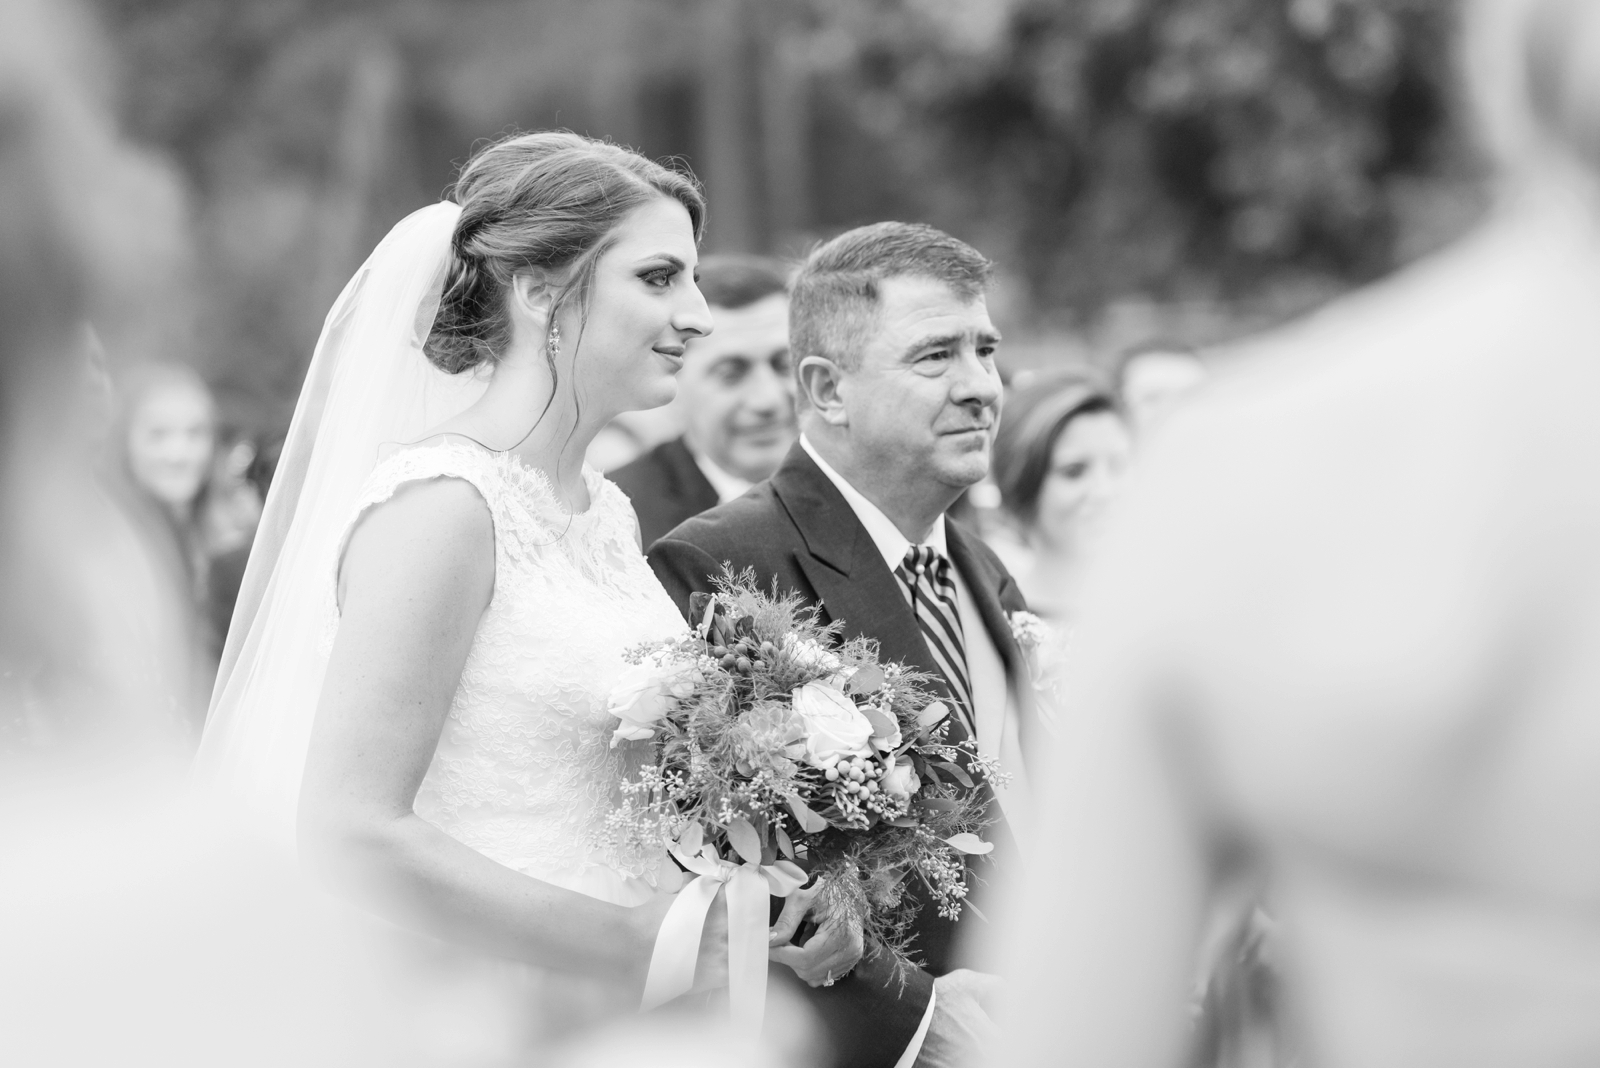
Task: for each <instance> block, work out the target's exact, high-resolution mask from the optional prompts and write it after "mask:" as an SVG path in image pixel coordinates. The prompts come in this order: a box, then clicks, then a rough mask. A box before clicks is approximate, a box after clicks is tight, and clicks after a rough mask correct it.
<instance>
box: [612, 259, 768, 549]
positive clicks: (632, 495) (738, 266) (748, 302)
mask: <svg viewBox="0 0 1600 1068" xmlns="http://www.w3.org/2000/svg"><path fill="white" fill-rule="evenodd" d="M785 281H786V272H785V270H784V268H783V265H782V264H780V263H778V262H777V261H775V260H769V259H762V258H759V257H755V256H707V257H706V258H705V259H703V260H701V261H700V291H701V293H703V294H704V295H705V298H706V303H707V304H708V305H710V307H711V316H712V322H713V323H714V324H715V329H714V330H713V331H712V333H711V334H709V335H707V336H706V337H701V338H695V339H694V340H693V341H691V342H690V343H689V346H688V351H687V352H686V353H685V354H684V356H685V359H684V365H683V370H681V371H679V372H678V399H677V401H676V402H675V404H676V406H677V408H678V410H679V411H680V412H681V413H682V417H683V422H684V433H683V436H682V437H678V438H674V439H672V440H671V441H668V442H666V443H665V444H662V445H658V446H656V447H655V448H654V449H651V450H650V451H649V452H647V453H645V454H644V455H643V456H641V457H639V458H638V459H637V460H634V461H633V462H632V463H630V464H627V465H626V466H624V467H620V468H618V469H617V470H615V471H613V472H611V474H610V476H609V477H610V479H611V480H612V481H613V482H615V483H616V484H617V485H618V486H619V487H621V489H622V492H624V493H626V494H627V495H628V498H629V499H630V500H632V501H633V508H634V511H635V512H637V513H638V514H639V529H640V532H641V534H642V535H643V539H644V544H645V545H646V546H649V545H650V543H651V542H653V541H655V540H656V539H657V538H659V537H661V536H662V535H663V534H665V533H666V532H667V531H669V530H671V529H672V528H673V527H675V526H677V525H678V524H679V523H681V522H683V521H684V520H685V519H688V518H689V517H691V516H695V515H699V514H700V513H701V512H703V511H705V510H706V509H708V508H714V507H716V506H717V505H718V504H721V503H723V502H725V501H731V500H733V499H734V498H735V497H738V496H739V495H740V494H742V493H744V491H745V490H747V489H749V488H750V487H751V486H752V485H754V484H755V483H757V482H760V481H761V480H762V479H764V478H766V477H767V476H768V475H770V474H772V472H774V471H776V470H777V469H778V464H779V463H781V462H782V460H783V457H784V454H785V453H787V452H788V451H789V446H790V445H792V444H794V439H795V421H794V384H793V382H794V379H793V375H792V374H791V373H790V370H789V297H788V295H787V294H786V293H785V292H784V283H785Z"/></svg>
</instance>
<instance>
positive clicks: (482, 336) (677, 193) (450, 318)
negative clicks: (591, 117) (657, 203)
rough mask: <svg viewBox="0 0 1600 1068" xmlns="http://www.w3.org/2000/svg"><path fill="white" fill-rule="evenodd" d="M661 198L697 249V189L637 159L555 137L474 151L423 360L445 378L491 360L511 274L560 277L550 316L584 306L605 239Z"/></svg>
mask: <svg viewBox="0 0 1600 1068" xmlns="http://www.w3.org/2000/svg"><path fill="white" fill-rule="evenodd" d="M663 196H664V197H670V198H671V199H673V200H676V201H678V203H680V204H682V205H683V206H684V208H685V209H686V210H687V211H688V212H689V222H690V225H691V226H692V227H693V228H694V237H695V241H696V242H698V241H699V240H700V237H701V234H702V232H703V231H704V228H705V214H706V202H705V197H704V196H703V195H702V194H701V192H700V186H699V184H698V183H697V182H696V181H695V180H694V178H693V177H691V176H689V175H687V174H682V173H680V172H678V171H674V170H671V169H669V168H667V167H663V166H662V165H661V164H659V163H655V162H652V161H651V160H648V159H645V158H644V157H643V156H641V155H639V154H638V153H637V152H633V151H631V150H629V149H626V148H623V147H621V146H619V145H614V144H611V143H609V142H606V141H596V140H594V139H592V138H588V137H582V136H580V135H578V134H575V133H566V132H560V133H533V134H520V135H517V136H512V137H507V138H504V139H502V140H499V141H496V142H494V143H493V144H490V145H488V146H487V147H485V148H483V149H480V150H479V151H478V152H476V153H474V155H473V156H472V158H471V159H470V160H469V161H468V162H467V165H466V166H465V167H463V168H462V171H461V175H460V177H459V178H458V179H457V180H456V184H455V190H454V195H453V199H454V200H455V201H456V202H457V203H459V204H460V205H461V218H460V219H459V220H458V221H457V222H456V229H455V234H454V235H453V236H452V238H451V250H452V252H453V253H454V255H453V257H452V262H451V264H450V269H449V273H448V274H447V275H446V276H445V281H444V292H443V294H442V295H441V296H440V298H439V311H438V314H437V316H436V317H435V318H434V323H433V330H432V332H431V333H429V335H428V340H427V342H426V343H425V344H424V346H423V351H424V352H426V353H427V356H428V359H429V360H431V361H432V362H433V364H434V366H436V367H438V368H439V369H440V370H443V371H448V372H449V373H451V374H456V373H459V372H461V371H466V370H470V369H471V368H474V367H478V366H481V365H483V364H486V363H493V362H494V361H495V360H496V359H498V358H499V356H500V354H501V353H503V352H504V351H505V349H506V346H507V344H508V343H509V342H510V340H511V318H510V315H509V313H508V310H507V306H506V296H507V294H508V293H509V292H510V289H511V280H512V277H513V276H514V275H515V274H516V273H517V272H518V271H523V270H529V269H543V270H548V271H551V272H553V273H555V274H557V275H563V274H564V275H565V277H564V279H563V280H562V282H561V288H560V290H559V291H558V292H557V294H556V298H555V301H554V303H553V305H552V309H551V314H552V317H553V316H554V314H555V312H556V311H557V310H559V309H560V308H561V307H562V306H563V305H564V304H565V302H566V301H567V300H568V299H569V298H571V297H572V296H574V295H576V296H577V297H578V298H579V299H580V300H586V298H587V294H588V287H589V282H590V279H591V278H592V276H593V272H594V265H595V261H596V260H598V259H599V258H600V255H601V253H603V252H604V251H605V250H606V248H607V247H609V246H610V244H611V242H610V240H608V238H609V236H610V234H611V232H612V231H613V230H614V229H615V228H616V226H617V224H618V223H619V222H621V221H622V219H623V217H624V216H626V215H627V214H628V213H629V212H630V211H632V210H633V209H634V208H637V207H638V206H639V205H641V204H645V203H647V202H649V201H650V200H652V199H654V198H655V197H663Z"/></svg>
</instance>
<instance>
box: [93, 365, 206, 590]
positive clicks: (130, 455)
mask: <svg viewBox="0 0 1600 1068" xmlns="http://www.w3.org/2000/svg"><path fill="white" fill-rule="evenodd" d="M118 385H119V386H120V391H119V392H120V408H121V413H120V433H119V434H118V435H117V438H116V441H115V444H116V445H118V446H120V449H121V453H120V459H121V468H122V470H121V473H122V474H124V475H126V477H127V479H128V482H129V485H130V486H131V487H132V489H133V490H134V491H135V493H136V494H137V495H138V497H139V498H140V501H141V503H142V504H144V505H146V506H148V511H149V513H150V514H151V515H152V516H155V517H159V525H160V529H162V530H163V531H164V532H165V533H166V534H167V536H168V537H169V538H170V542H171V549H172V552H171V556H172V559H173V561H174V562H175V564H176V566H177V567H178V568H179V574H180V576H181V578H182V582H183V585H184V586H185V587H186V588H187V589H188V590H190V592H191V596H192V597H193V598H194V600H195V603H196V604H200V603H203V602H204V598H205V591H206V579H207V572H208V570H209V569H208V566H207V565H208V563H209V553H208V552H207V545H206V532H205V530H204V527H205V525H206V522H205V514H204V513H205V506H206V490H207V488H208V486H209V484H210V477H211V467H212V461H213V458H214V456H215V451H216V405H215V404H214V403H213V401H212V398H211V390H210V389H208V388H207V387H206V384H205V382H204V380H203V379H201V377H200V375H199V374H197V373H196V372H195V371H194V370H193V369H192V368H189V367H187V366H185V365H183V364H177V363H160V364H147V365H145V366H142V367H135V368H133V369H131V370H130V371H129V372H128V373H127V374H126V375H124V376H123V377H122V379H121V381H120V382H119V383H118Z"/></svg>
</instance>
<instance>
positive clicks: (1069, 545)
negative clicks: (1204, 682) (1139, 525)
mask: <svg viewBox="0 0 1600 1068" xmlns="http://www.w3.org/2000/svg"><path fill="white" fill-rule="evenodd" d="M1131 449H1132V440H1131V438H1130V436H1129V433H1128V427H1127V424H1126V422H1125V421H1124V419H1123V416H1122V412H1121V411H1120V409H1119V408H1118V407H1117V403H1116V401H1115V399H1114V398H1113V396H1112V394H1111V392H1110V390H1109V389H1107V388H1106V387H1105V386H1104V385H1102V384H1101V383H1100V382H1099V380H1098V379H1096V378H1094V377H1093V376H1092V375H1090V374H1089V373H1087V372H1082V371H1069V372H1065V373H1059V374H1054V375H1050V376H1048V377H1043V378H1035V379H1032V380H1025V381H1024V382H1023V384H1022V385H1020V386H1019V387H1018V388H1017V389H1016V390H1015V392H1013V394H1012V396H1011V397H1010V398H1009V399H1008V400H1007V402H1006V417H1005V419H1004V421H1003V422H1002V423H1001V425H1000V433H999V436H998V437H997V438H996V440H995V459H994V480H995V482H996V484H997V485H998V486H999V488H1000V502H1001V506H1002V508H1003V509H1004V511H1005V513H1006V516H1007V518H1008V519H1009V520H1010V522H1011V524H1012V527H1013V531H1014V533H1015V536H1016V539H1017V540H1016V541H1015V542H1014V543H1011V544H1006V543H1005V542H1004V541H1001V543H1000V544H998V545H996V546H995V550H996V551H997V552H999V553H1000V554H1001V556H1002V558H1004V559H1005V561H1006V566H1007V567H1008V568H1010V570H1011V573H1012V574H1013V575H1014V576H1016V579H1017V583H1018V585H1020V586H1021V587H1022V592H1023V594H1024V595H1025V596H1026V597H1027V598H1028V604H1029V605H1030V606H1031V607H1032V608H1033V610H1034V611H1035V612H1037V613H1039V614H1040V615H1042V616H1045V617H1046V618H1048V619H1051V620H1054V621H1057V622H1065V621H1067V620H1070V619H1071V617H1072V614H1073V608H1074V605H1075V602H1076V599H1077V589H1078V580H1079V576H1080V575H1081V573H1082V568H1083V561H1084V558H1085V556H1086V554H1087V553H1088V551H1089V550H1090V548H1091V547H1092V545H1093V543H1094V540H1095V536H1096V534H1097V532H1098V531H1099V529H1100V524H1101V521H1102V519H1103V517H1104V515H1105V510H1106V506H1107V505H1109V504H1110V503H1111V501H1112V500H1113V499H1114V498H1115V497H1116V493H1117V488H1118V486H1119V485H1120V484H1121V481H1122V474H1123V470H1124V468H1125V467H1126V466H1127V462H1128V455H1129V453H1130V451H1131Z"/></svg>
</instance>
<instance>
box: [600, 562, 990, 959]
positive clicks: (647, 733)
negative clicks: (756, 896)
mask: <svg viewBox="0 0 1600 1068" xmlns="http://www.w3.org/2000/svg"><path fill="white" fill-rule="evenodd" d="M691 607H692V609H693V613H692V614H693V616H694V620H695V623H696V624H697V625H696V627H695V630H694V632H693V633H691V634H688V635H685V636H683V637H681V638H679V639H676V640H673V641H669V642H664V643H656V644H652V645H648V646H645V647H641V648H639V649H636V650H633V651H632V652H631V653H630V655H629V659H630V661H631V662H632V663H633V664H634V665H635V667H634V669H633V670H632V671H631V672H630V673H629V675H628V677H627V678H625V679H624V680H623V682H622V683H621V684H620V685H619V686H618V688H617V689H616V690H615V691H614V692H613V694H612V699H611V712H612V713H613V714H614V715H616V716H617V718H618V719H619V720H620V721H621V723H620V725H619V726H618V727H617V730H616V735H615V737H614V739H613V743H612V744H613V745H616V744H618V743H620V742H625V741H631V742H641V741H644V740H646V739H650V740H652V741H653V744H654V747H655V748H654V759H653V760H652V761H650V762H649V763H647V764H646V765H645V766H644V768H643V769H642V770H641V771H640V772H639V774H638V776H637V777H636V778H634V779H632V780H630V781H628V782H627V783H625V784H624V787H623V801H622V804H621V805H620V806H619V808H618V810H617V811H616V812H614V813H613V814H612V817H611V819H610V822H609V826H608V833H609V834H610V835H611V836H612V838H613V840H614V842H615V844H619V845H621V844H627V845H628V846H630V847H634V848H637V847H639V846H649V845H652V844H657V843H660V844H665V845H666V846H668V847H669V848H671V849H673V850H674V851H675V852H678V853H679V854H680V855H695V854H698V853H700V851H701V850H705V851H707V852H708V853H710V854H713V855H714V856H715V857H717V858H719V859H722V860H727V861H733V862H735V863H737V862H739V861H743V862H745V863H750V864H760V865H764V866H766V865H786V864H794V863H798V864H799V865H801V866H803V867H804V868H805V869H806V870H808V871H810V872H812V873H813V874H815V875H817V876H819V877H821V878H822V879H824V880H825V883H824V886H825V889H824V892H823V894H822V898H821V902H820V909H821V913H822V918H823V919H829V918H835V917H842V918H844V919H846V920H847V921H848V922H852V923H855V924H859V926H860V927H861V929H862V932H863V935H864V937H865V939H866V940H867V943H868V945H869V946H878V947H881V948H883V949H884V950H887V951H888V952H889V953H890V954H892V955H893V957H894V958H895V959H896V960H897V961H898V962H899V963H901V964H903V965H904V964H910V963H911V958H910V951H911V946H910V941H911V939H910V936H909V934H908V930H909V926H910V923H911V921H912V919H913V918H914V909H915V906H914V904H913V902H912V901H911V900H909V899H908V897H907V894H906V888H907V881H908V879H910V878H912V877H916V878H919V879H920V880H921V881H922V883H923V884H924V885H925V886H926V888H927V891H928V895H929V897H930V898H931V900H932V901H933V903H934V904H935V905H936V907H937V908H938V909H939V912H940V914H941V915H944V916H946V917H949V918H951V919H954V918H956V917H957V916H959V915H960V912H961V908H962V904H963V901H964V900H965V898H966V895H967V881H966V866H965V864H964V863H963V861H962V859H961V855H962V854H964V853H971V854H981V853H987V852H989V850H990V849H991V848H992V846H991V845H989V844H988V843H986V842H984V841H983V840H982V838H981V837H979V835H980V832H982V830H983V829H984V828H985V827H986V826H987V824H988V823H989V822H990V819H989V817H988V816H987V815H986V813H985V808H986V806H985V804H984V799H983V797H982V796H981V794H980V792H979V791H977V790H976V789H975V787H976V786H977V785H978V782H979V781H980V780H987V781H989V782H991V783H998V782H1001V781H1003V776H1002V775H1001V773H1000V772H999V770H998V768H997V767H996V766H995V764H994V762H993V761H991V760H987V759H985V758H983V757H982V756H980V755H979V754H978V752H977V750H976V747H975V746H974V745H973V744H972V743H971V742H970V741H966V740H963V741H962V742H960V743H956V744H952V743H951V742H950V741H949V734H950V722H951V719H950V710H949V708H948V706H946V705H945V704H944V703H943V702H942V701H939V700H937V699H935V698H934V696H933V695H932V694H930V693H929V692H928V690H927V688H926V684H927V683H928V681H929V679H928V677H927V676H926V675H923V674H920V673H918V672H915V671H912V670H909V669H907V668H906V667H904V666H903V665H901V664H896V663H889V664H881V663H879V662H878V656H877V647H876V643H875V642H873V641H871V640H868V639H862V638H858V639H854V640H851V641H848V642H843V643H842V644H841V643H840V642H839V641H838V638H839V627H838V625H837V624H834V625H830V626H823V625H821V624H820V623H819V622H818V621H817V618H816V613H815V610H813V609H807V608H804V607H803V606H802V605H801V602H800V600H799V598H797V597H792V596H791V597H780V596H778V595H777V594H776V590H775V589H774V592H773V593H771V594H767V593H763V592H761V591H760V590H758V589H757V588H756V587H755V584H754V577H753V575H751V574H750V573H748V572H747V573H745V574H743V575H740V576H733V575H731V574H727V575H724V576H722V578H721V579H719V581H718V583H717V593H716V594H715V595H705V594H697V595H696V598H695V600H694V602H693V604H692V606H691Z"/></svg>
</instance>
